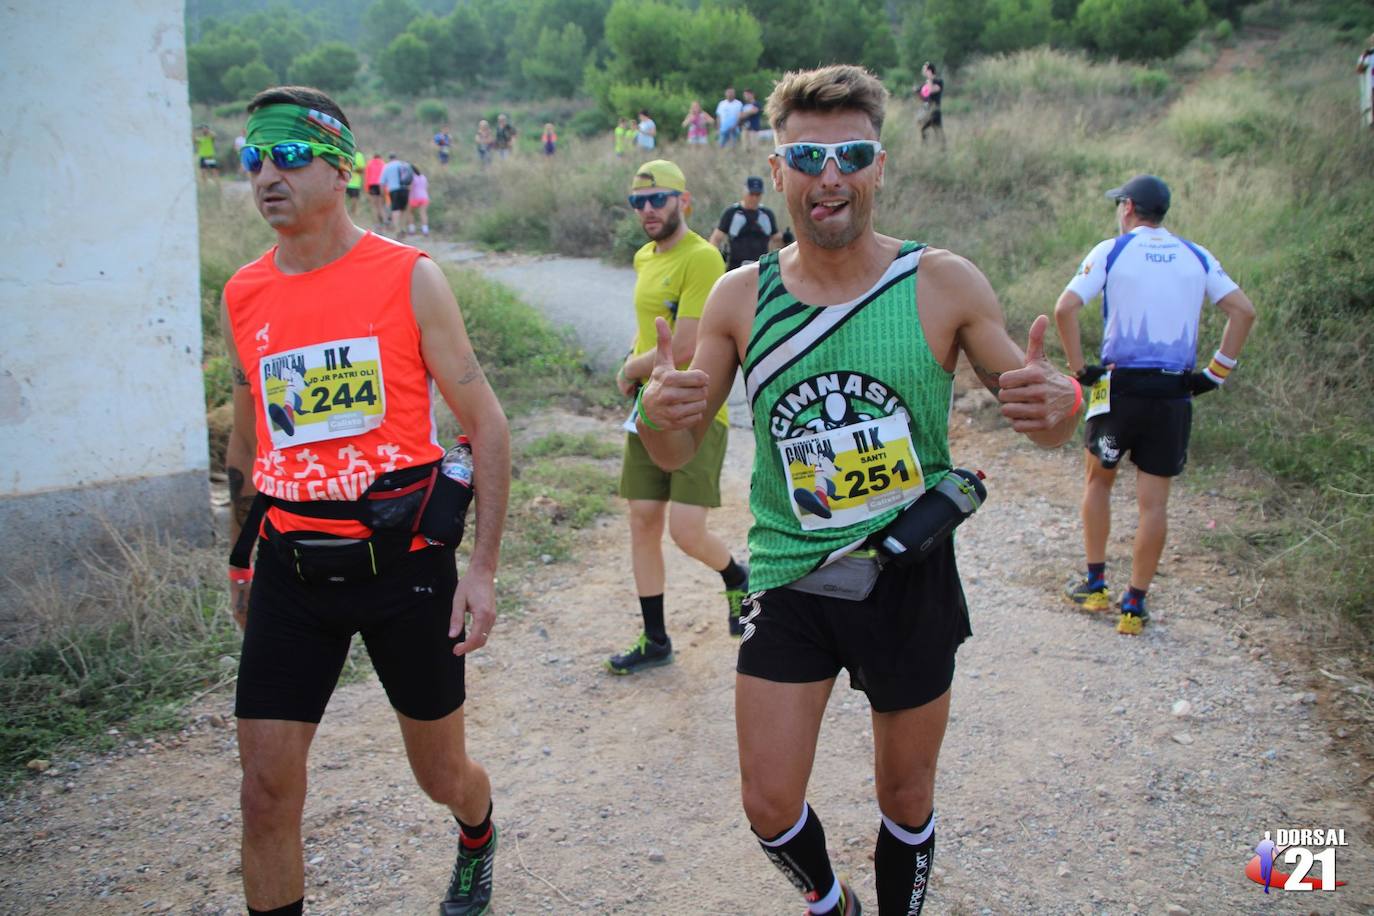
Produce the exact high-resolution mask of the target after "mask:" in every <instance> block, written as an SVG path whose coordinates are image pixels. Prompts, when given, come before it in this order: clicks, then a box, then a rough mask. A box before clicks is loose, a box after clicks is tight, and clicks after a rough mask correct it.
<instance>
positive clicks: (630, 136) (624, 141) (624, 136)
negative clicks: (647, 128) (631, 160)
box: [614, 118, 636, 159]
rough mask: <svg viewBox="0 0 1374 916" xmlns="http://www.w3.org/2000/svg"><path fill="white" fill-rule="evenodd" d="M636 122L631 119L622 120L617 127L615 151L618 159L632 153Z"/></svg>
mask: <svg viewBox="0 0 1374 916" xmlns="http://www.w3.org/2000/svg"><path fill="white" fill-rule="evenodd" d="M635 133H636V132H635V128H634V122H633V121H632V120H630V119H629V118H621V119H620V122H619V123H618V124H616V126H615V138H614V144H615V146H614V149H615V155H616V158H617V159H619V158H620V157H621V156H623V155H625V154H626V153H628V152H629V151H630V145H631V144H632V143H634V140H635Z"/></svg>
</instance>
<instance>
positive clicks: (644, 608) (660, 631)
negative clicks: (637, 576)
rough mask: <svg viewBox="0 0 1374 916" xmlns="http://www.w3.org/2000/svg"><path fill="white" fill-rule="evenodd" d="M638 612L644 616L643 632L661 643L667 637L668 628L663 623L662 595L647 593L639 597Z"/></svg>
mask: <svg viewBox="0 0 1374 916" xmlns="http://www.w3.org/2000/svg"><path fill="white" fill-rule="evenodd" d="M639 613H640V615H642V616H643V617H644V633H645V634H646V635H647V636H648V637H649V638H650V639H652V640H653V641H654V642H657V643H661V642H663V641H664V640H666V639H667V638H668V629H667V627H666V626H665V625H664V623H663V596H662V595H649V596H648V597H644V596H643V595H641V596H640V598H639Z"/></svg>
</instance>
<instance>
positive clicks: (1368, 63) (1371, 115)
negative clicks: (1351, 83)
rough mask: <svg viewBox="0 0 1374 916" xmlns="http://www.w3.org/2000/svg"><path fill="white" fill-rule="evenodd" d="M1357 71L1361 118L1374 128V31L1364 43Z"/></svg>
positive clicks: (1357, 63) (1366, 125) (1357, 62)
mask: <svg viewBox="0 0 1374 916" xmlns="http://www.w3.org/2000/svg"><path fill="white" fill-rule="evenodd" d="M1355 72H1356V73H1358V74H1359V76H1360V120H1361V121H1362V122H1363V123H1364V126H1365V127H1370V128H1374V33H1371V34H1370V36H1369V38H1368V40H1367V41H1365V43H1364V50H1363V51H1361V52H1360V59H1359V60H1358V61H1356V63H1355Z"/></svg>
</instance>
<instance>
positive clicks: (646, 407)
mask: <svg viewBox="0 0 1374 916" xmlns="http://www.w3.org/2000/svg"><path fill="white" fill-rule="evenodd" d="M654 328H655V330H656V331H657V332H658V341H657V343H656V345H655V348H654V369H653V372H652V373H650V375H649V381H648V383H647V384H646V385H645V386H644V391H643V392H642V394H641V398H640V405H639V407H640V418H641V419H642V420H644V421H645V422H646V423H648V424H651V428H652V427H657V428H658V429H688V428H690V427H691V426H693V425H695V424H696V423H698V422H699V421H700V420H701V418H702V417H703V416H704V415H705V413H706V406H707V405H706V400H707V395H708V393H709V392H708V386H709V384H710V379H709V378H708V376H707V375H706V373H705V372H703V371H701V370H700V369H686V370H682V369H678V368H677V366H675V365H674V364H673V332H672V331H671V330H669V329H668V322H667V321H665V320H663V319H662V318H657V319H655V320H654Z"/></svg>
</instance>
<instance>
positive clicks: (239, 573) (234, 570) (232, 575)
mask: <svg viewBox="0 0 1374 916" xmlns="http://www.w3.org/2000/svg"><path fill="white" fill-rule="evenodd" d="M229 581H230V582H232V583H234V584H235V585H247V584H248V583H249V582H252V581H253V567H251V566H250V567H248V568H247V569H239V568H238V567H237V566H231V567H229Z"/></svg>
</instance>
